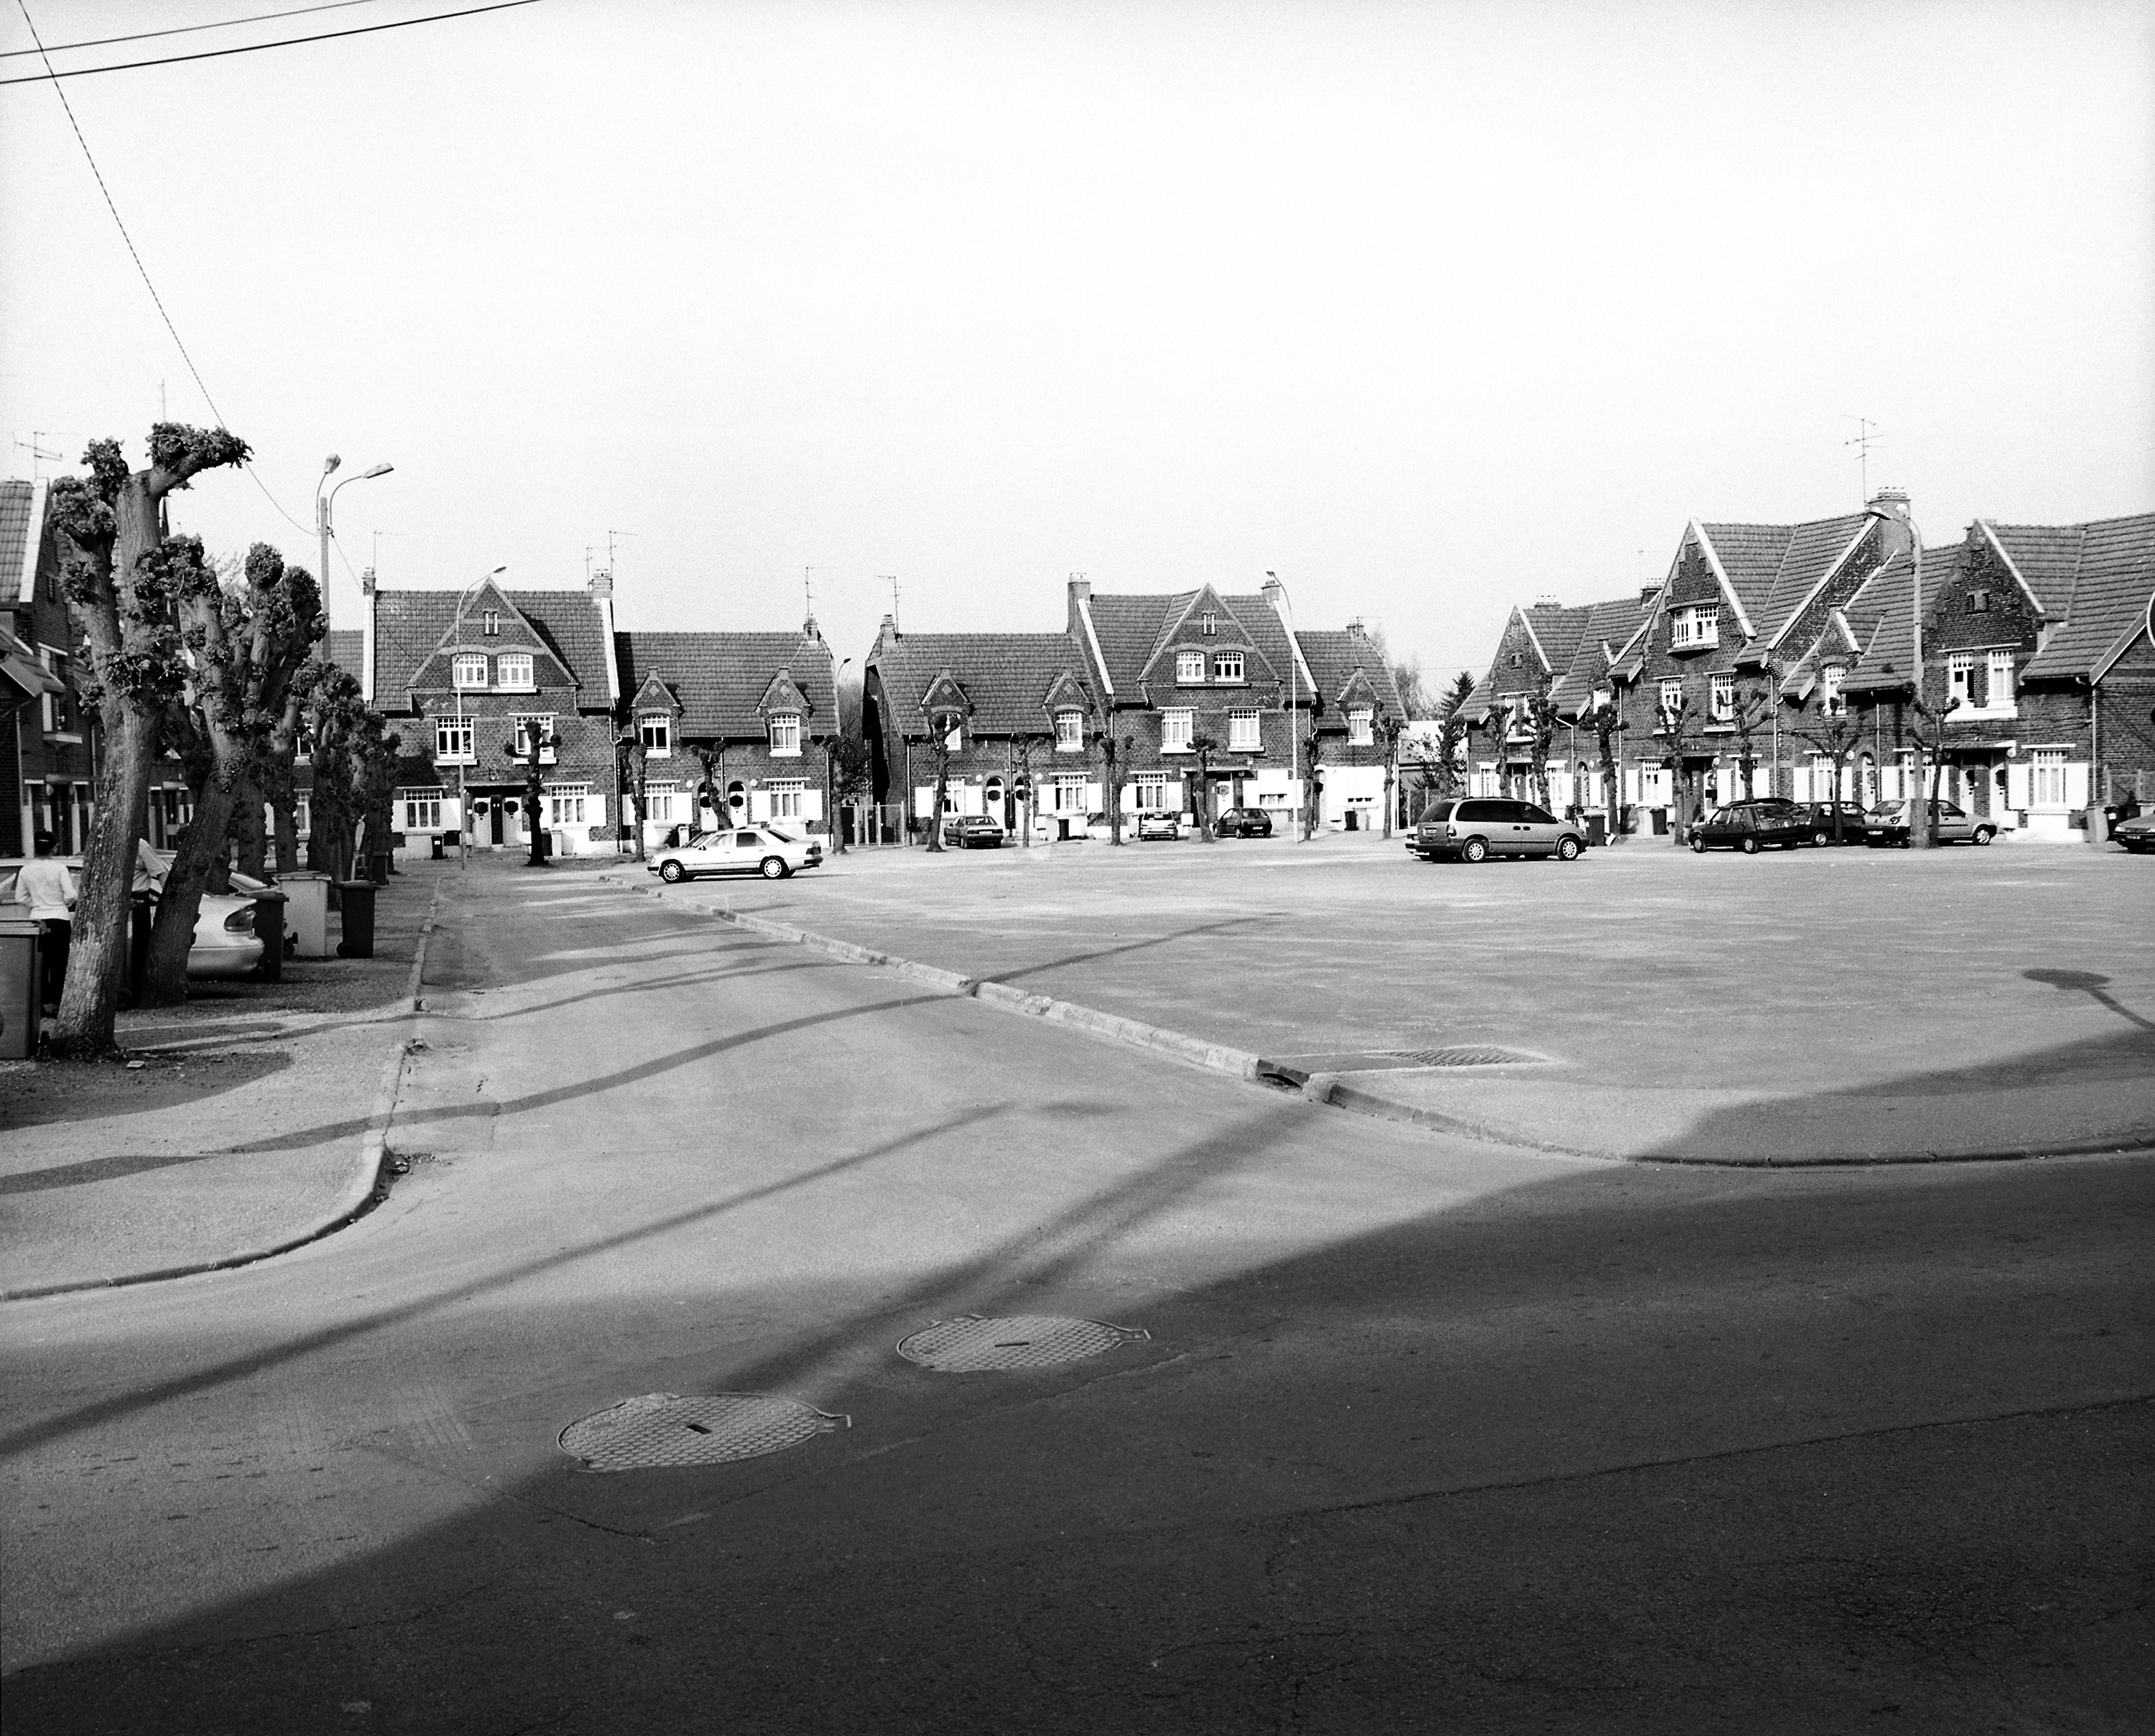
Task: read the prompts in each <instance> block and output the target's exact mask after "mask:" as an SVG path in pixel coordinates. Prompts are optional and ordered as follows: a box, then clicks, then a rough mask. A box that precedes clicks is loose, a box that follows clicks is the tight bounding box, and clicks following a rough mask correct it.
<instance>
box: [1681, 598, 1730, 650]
mask: <svg viewBox="0 0 2155 1736" xmlns="http://www.w3.org/2000/svg"><path fill="white" fill-rule="evenodd" d="M1719 643H1721V611H1720V610H1719V609H1717V608H1705V607H1697V608H1689V609H1678V610H1677V611H1676V613H1675V614H1674V615H1672V616H1671V617H1669V644H1670V646H1671V648H1672V649H1675V650H1678V651H1688V650H1697V648H1700V647H1701V646H1704V645H1718V644H1719Z"/></svg>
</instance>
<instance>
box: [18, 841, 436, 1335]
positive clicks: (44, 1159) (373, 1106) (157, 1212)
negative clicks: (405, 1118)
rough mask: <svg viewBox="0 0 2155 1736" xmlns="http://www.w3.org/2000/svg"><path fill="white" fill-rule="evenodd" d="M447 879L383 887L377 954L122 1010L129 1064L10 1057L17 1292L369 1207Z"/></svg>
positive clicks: (233, 1255)
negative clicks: (436, 896)
mask: <svg viewBox="0 0 2155 1736" xmlns="http://www.w3.org/2000/svg"><path fill="white" fill-rule="evenodd" d="M435 884H436V877H435V875H434V874H433V873H431V872H427V873H422V872H417V871H413V870H408V869H407V871H406V872H404V873H402V874H400V875H398V876H397V877H395V878H392V880H391V881H390V883H389V884H388V885H387V886H386V887H384V888H381V889H380V890H379V891H378V892H377V894H376V900H375V955H374V957H373V958H371V959H361V960H346V959H336V958H330V959H290V960H286V961H285V964H284V981H282V982H277V983H261V982H252V981H248V982H229V983H225V982H203V983H197V984H194V985H192V986H191V988H190V992H189V998H188V1001H187V1004H186V1005H185V1006H177V1007H160V1008H155V1009H149V1010H145V1011H140V1012H125V1013H122V1014H121V1015H120V1021H119V1027H118V1035H119V1038H120V1042H121V1044H122V1045H123V1046H125V1048H126V1049H127V1051H128V1054H129V1061H128V1064H126V1065H125V1066H122V1065H119V1064H115V1063H98V1064H95V1065H89V1066H83V1065H71V1064H61V1063H39V1062H28V1061H18V1062H7V1063H0V1299H8V1298H19V1297H23V1296H31V1295H38V1294H44V1293H50V1292H52V1291H55V1290H64V1289H78V1288H89V1287H91V1286H95V1285H101V1284H114V1283H136V1282H140V1281H141V1280H143V1279H146V1278H160V1277H172V1276H177V1275H179V1274H181V1273H187V1272H193V1271H202V1270H205V1269H208V1268H211V1267H219V1266H229V1265H237V1264H240V1263H243V1262H246V1261H248V1260H249V1259H257V1258H259V1257H262V1256H263V1255H264V1254H268V1253H271V1252H276V1251H278V1250H279V1249H281V1248H284V1247H291V1246H294V1244H296V1243H298V1242H304V1241H306V1240H308V1239H310V1238H311V1237H314V1236H316V1235H319V1234H320V1233H321V1232H323V1231H325V1230H326V1229H329V1228H330V1227H332V1226H335V1225H336V1224H339V1223H341V1222H343V1221H345V1220H346V1219H348V1218H350V1217H351V1216H353V1215H354V1214H355V1213H356V1212H357V1211H361V1210H362V1209H363V1208H364V1207H365V1206H366V1205H367V1203H368V1202H369V1201H370V1200H371V1197H372V1196H373V1193H374V1190H375V1187H376V1184H377V1182H378V1181H379V1180H380V1170H381V1136H382V1129H383V1127H384V1126H385V1125H386V1111H387V1108H388V1102H387V1098H386V1093H389V1092H390V1091H392V1090H393V1087H394V1082H395V1079H396V1078H397V1073H398V1070H399V1069H400V1068H401V1066H402V1061H403V1057H404V1043H405V1039H406V1037H407V1033H408V1031H409V1024H408V1020H407V1016H408V1015H409V1013H410V1011H411V1007H412V1002H411V993H412V991H411V981H412V976H413V974H414V973H413V965H414V962H415V958H416V955H417V951H418V950H419V947H420V945H421V944H422V927H423V926H424V924H426V921H427V914H428V909H429V905H430V903H431V901H432V899H433V893H434V889H435ZM332 920H333V921H334V919H332ZM136 1063H139V1064H136ZM303 1130H304V1131H303Z"/></svg>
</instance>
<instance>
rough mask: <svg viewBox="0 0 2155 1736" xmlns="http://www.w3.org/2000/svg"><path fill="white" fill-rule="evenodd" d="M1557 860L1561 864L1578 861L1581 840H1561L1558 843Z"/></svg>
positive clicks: (1562, 838) (1570, 838)
mask: <svg viewBox="0 0 2155 1736" xmlns="http://www.w3.org/2000/svg"><path fill="white" fill-rule="evenodd" d="M1556 859H1557V860H1558V861H1559V862H1576V861H1578V860H1579V840H1578V839H1577V838H1575V837H1560V838H1559V839H1558V840H1557V841H1556Z"/></svg>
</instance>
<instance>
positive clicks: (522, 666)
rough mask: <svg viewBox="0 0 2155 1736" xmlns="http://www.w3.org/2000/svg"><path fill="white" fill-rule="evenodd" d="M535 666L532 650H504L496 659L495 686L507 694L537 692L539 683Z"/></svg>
mask: <svg viewBox="0 0 2155 1736" xmlns="http://www.w3.org/2000/svg"><path fill="white" fill-rule="evenodd" d="M533 668H534V665H533V663H532V658H531V653H530V652H528V651H504V652H503V653H501V654H500V655H499V657H497V658H494V687H495V688H496V689H497V690H499V692H502V693H505V694H528V693H535V692H536V691H537V690H538V686H539V683H538V678H537V677H536V676H535V674H534V673H533Z"/></svg>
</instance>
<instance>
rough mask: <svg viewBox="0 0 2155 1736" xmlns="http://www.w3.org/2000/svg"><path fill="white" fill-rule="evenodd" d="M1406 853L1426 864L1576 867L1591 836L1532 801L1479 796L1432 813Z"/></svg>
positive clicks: (1440, 806)
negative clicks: (1498, 859) (1500, 859)
mask: <svg viewBox="0 0 2155 1736" xmlns="http://www.w3.org/2000/svg"><path fill="white" fill-rule="evenodd" d="M1406 848H1408V850H1409V851H1410V852H1411V853H1413V854H1415V855H1416V856H1419V857H1420V858H1421V859H1422V860H1423V861H1425V862H1443V861H1454V860H1456V861H1459V862H1480V861H1482V859H1483V858H1486V857H1491V856H1554V857H1555V858H1557V859H1558V860H1559V862H1571V861H1574V860H1576V859H1577V858H1578V856H1579V852H1580V851H1581V850H1584V848H1586V834H1585V833H1584V832H1582V831H1580V830H1579V827H1577V826H1575V825H1574V824H1573V823H1572V822H1570V821H1569V820H1559V819H1558V818H1557V817H1556V816H1555V815H1554V814H1553V813H1551V812H1549V811H1548V809H1547V808H1543V807H1535V806H1534V804H1533V802H1531V801H1513V800H1511V799H1510V798H1509V797H1504V796H1468V797H1467V798H1466V799H1464V800H1463V801H1440V802H1438V803H1437V804H1436V806H1435V807H1431V809H1430V810H1429V811H1428V812H1426V813H1425V814H1424V815H1423V816H1422V817H1421V823H1420V825H1418V826H1416V827H1415V834H1414V836H1413V837H1410V838H1409V839H1408V840H1407V844H1406Z"/></svg>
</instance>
